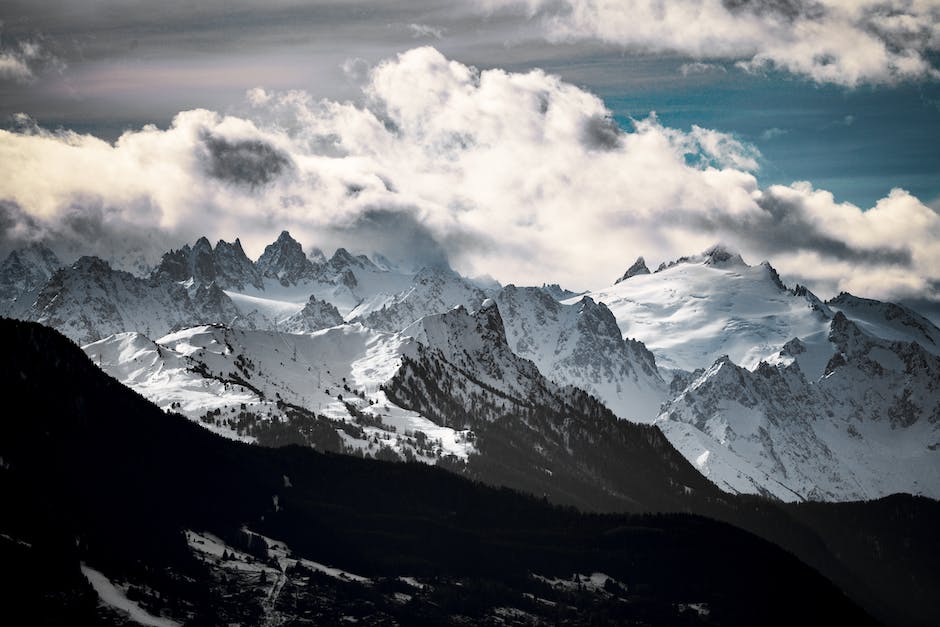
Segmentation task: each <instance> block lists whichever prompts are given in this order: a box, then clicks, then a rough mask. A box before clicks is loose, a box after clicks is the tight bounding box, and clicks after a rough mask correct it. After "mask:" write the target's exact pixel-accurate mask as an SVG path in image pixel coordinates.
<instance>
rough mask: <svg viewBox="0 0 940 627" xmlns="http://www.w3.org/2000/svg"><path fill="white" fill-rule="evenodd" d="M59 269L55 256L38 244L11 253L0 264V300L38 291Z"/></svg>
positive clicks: (60, 265) (59, 263) (58, 262)
mask: <svg viewBox="0 0 940 627" xmlns="http://www.w3.org/2000/svg"><path fill="white" fill-rule="evenodd" d="M61 267H62V262H61V261H59V258H58V257H57V256H56V254H55V253H54V252H52V251H51V250H50V249H49V248H48V247H47V246H46V245H45V244H42V243H39V242H33V243H31V244H28V245H27V246H25V247H23V248H20V249H17V250H14V251H12V252H11V253H10V254H9V255H7V257H6V259H4V261H3V263H0V300H11V299H15V298H18V297H19V296H21V295H23V294H25V293H27V292H31V291H32V290H36V289H39V288H40V287H42V286H43V285H44V284H45V283H46V281H48V280H49V278H50V277H51V276H52V275H53V274H55V272H56V271H57V270H59V269H60V268H61Z"/></svg>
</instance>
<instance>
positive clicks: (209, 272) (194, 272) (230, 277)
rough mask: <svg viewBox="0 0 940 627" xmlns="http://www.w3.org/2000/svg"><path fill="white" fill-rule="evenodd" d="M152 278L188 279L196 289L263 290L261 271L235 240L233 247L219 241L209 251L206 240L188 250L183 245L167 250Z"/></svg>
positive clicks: (238, 241) (198, 242)
mask: <svg viewBox="0 0 940 627" xmlns="http://www.w3.org/2000/svg"><path fill="white" fill-rule="evenodd" d="M153 277H154V278H157V279H170V280H172V281H176V282H184V281H187V280H190V279H192V281H193V283H194V284H196V285H208V284H209V283H215V284H216V285H218V286H219V287H221V288H222V289H232V290H244V289H246V288H247V287H254V288H256V289H263V287H264V285H263V283H262V280H261V271H260V270H259V268H257V267H255V264H254V263H252V261H251V260H250V259H248V256H247V255H245V251H244V250H243V249H242V243H241V241H240V240H238V239H237V238H236V239H235V242H234V243H229V242H226V241H224V240H219V241H218V243H217V244H216V245H215V248H213V247H212V244H210V243H209V240H208V239H206V238H205V237H200V238H199V239H198V240H197V241H196V243H195V245H193V246H192V247H190V246H189V244H186V245H184V246H183V247H182V248H180V249H178V250H171V251H170V252H168V253H165V254H164V255H163V259H162V260H161V261H160V265H159V266H157V269H156V270H154V272H153Z"/></svg>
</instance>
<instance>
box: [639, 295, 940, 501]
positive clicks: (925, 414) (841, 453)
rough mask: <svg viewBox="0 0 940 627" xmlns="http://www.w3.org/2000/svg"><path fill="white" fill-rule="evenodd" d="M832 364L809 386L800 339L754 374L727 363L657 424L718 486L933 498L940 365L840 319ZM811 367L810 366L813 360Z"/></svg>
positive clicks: (938, 460)
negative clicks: (908, 495)
mask: <svg viewBox="0 0 940 627" xmlns="http://www.w3.org/2000/svg"><path fill="white" fill-rule="evenodd" d="M826 342H827V344H828V345H829V347H830V352H829V360H828V362H827V365H826V366H825V370H824V373H823V375H822V377H821V378H819V379H818V380H815V379H812V380H811V379H807V377H806V376H805V374H804V371H803V369H802V366H801V363H800V358H801V356H803V355H805V354H806V352H807V351H806V346H805V344H804V343H802V342H800V341H799V340H797V339H794V340H793V341H792V342H790V343H788V344H787V346H786V347H785V348H784V349H783V350H781V352H780V354H778V355H777V356H776V359H774V362H775V365H771V364H769V363H765V362H762V363H761V364H760V365H759V366H758V367H757V368H756V369H754V370H753V371H750V370H747V369H745V368H742V367H741V366H737V365H735V364H734V363H732V362H731V361H730V360H729V359H728V358H726V357H724V358H721V359H719V360H717V361H716V362H715V363H714V364H713V365H712V366H711V367H710V368H708V369H707V370H705V371H703V372H701V371H700V373H698V374H697V376H695V377H694V378H693V379H692V381H691V382H690V383H689V385H688V386H687V387H686V388H685V389H684V390H683V391H682V392H681V393H679V394H678V396H676V398H675V399H673V400H672V401H670V402H669V404H668V405H667V406H666V407H665V409H664V411H663V413H662V415H661V416H660V418H659V419H658V420H657V422H656V424H657V426H659V427H660V429H662V431H663V432H664V433H665V434H666V436H667V437H668V438H669V440H670V442H672V444H673V445H674V446H675V447H676V448H677V449H678V450H679V451H680V452H682V453H683V455H685V457H686V458H687V459H689V460H690V461H693V462H694V463H695V464H696V466H697V467H698V468H699V469H700V470H701V471H702V472H703V473H704V474H705V475H706V476H708V477H709V478H710V479H712V480H713V481H715V482H716V483H717V484H718V485H719V486H721V487H722V488H724V489H727V490H730V491H737V492H755V491H756V492H761V493H765V494H770V495H773V496H775V497H777V498H780V499H783V500H795V499H813V500H854V499H871V498H877V497H880V496H884V495H886V494H890V493H893V492H914V493H917V494H925V495H927V496H931V497H933V498H940V450H938V449H940V359H938V358H937V356H936V355H933V354H932V353H930V352H928V351H926V350H924V349H923V348H922V347H921V346H920V345H919V344H918V343H916V342H903V341H890V340H883V339H880V338H876V337H873V336H871V335H869V334H867V333H865V332H864V331H862V330H861V328H860V326H859V325H858V324H856V323H854V322H852V321H850V320H848V319H847V318H846V316H845V315H844V314H843V313H842V312H837V313H836V314H835V316H834V317H833V320H832V322H831V323H830V329H829V333H828V335H827V336H826ZM814 361H816V360H814Z"/></svg>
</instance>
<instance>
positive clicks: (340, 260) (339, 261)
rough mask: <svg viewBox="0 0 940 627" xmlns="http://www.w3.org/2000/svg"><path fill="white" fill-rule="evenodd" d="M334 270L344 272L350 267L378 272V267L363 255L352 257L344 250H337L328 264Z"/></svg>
mask: <svg viewBox="0 0 940 627" xmlns="http://www.w3.org/2000/svg"><path fill="white" fill-rule="evenodd" d="M328 263H329V265H330V266H332V267H333V268H334V269H336V270H344V269H347V268H350V267H359V268H364V269H371V270H376V271H378V270H379V267H378V266H376V265H375V264H374V263H372V260H371V259H369V258H368V257H366V256H365V255H353V254H352V253H350V252H349V251H348V250H346V249H345V248H342V247H340V248H337V249H336V252H334V253H333V256H332V257H330V261H329V262H328Z"/></svg>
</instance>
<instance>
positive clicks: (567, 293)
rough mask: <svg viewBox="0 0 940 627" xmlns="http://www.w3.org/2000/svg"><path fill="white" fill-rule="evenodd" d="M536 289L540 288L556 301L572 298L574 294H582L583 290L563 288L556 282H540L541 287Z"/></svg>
mask: <svg viewBox="0 0 940 627" xmlns="http://www.w3.org/2000/svg"><path fill="white" fill-rule="evenodd" d="M538 289H540V290H542V291H543V292H544V293H546V294H548V295H549V296H551V297H552V298H554V299H555V300H557V301H562V300H567V299H569V298H574V297H575V296H579V295H581V294H584V292H573V291H571V290H569V289H565V288H563V287H562V286H561V285H559V284H558V283H551V284H549V283H542V287H540V288H538Z"/></svg>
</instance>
